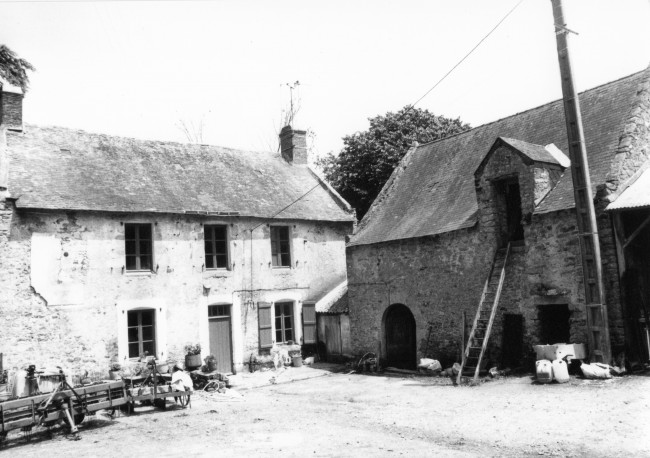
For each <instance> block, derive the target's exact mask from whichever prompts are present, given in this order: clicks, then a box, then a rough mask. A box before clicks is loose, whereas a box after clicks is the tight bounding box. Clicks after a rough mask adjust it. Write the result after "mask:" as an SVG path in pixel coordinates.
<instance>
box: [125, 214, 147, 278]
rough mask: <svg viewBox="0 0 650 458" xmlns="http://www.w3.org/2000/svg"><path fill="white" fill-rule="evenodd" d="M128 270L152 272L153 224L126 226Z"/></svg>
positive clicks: (130, 224)
mask: <svg viewBox="0 0 650 458" xmlns="http://www.w3.org/2000/svg"><path fill="white" fill-rule="evenodd" d="M124 241H125V253H126V270H152V268H153V245H152V238H151V224H134V223H127V224H125V225H124Z"/></svg>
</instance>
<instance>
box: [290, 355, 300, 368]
mask: <svg viewBox="0 0 650 458" xmlns="http://www.w3.org/2000/svg"><path fill="white" fill-rule="evenodd" d="M291 361H292V362H293V367H301V366H302V356H294V357H293V358H291Z"/></svg>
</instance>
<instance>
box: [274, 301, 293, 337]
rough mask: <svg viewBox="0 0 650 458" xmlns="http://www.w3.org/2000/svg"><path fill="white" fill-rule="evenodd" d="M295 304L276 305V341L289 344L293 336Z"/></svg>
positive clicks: (279, 303) (283, 303)
mask: <svg viewBox="0 0 650 458" xmlns="http://www.w3.org/2000/svg"><path fill="white" fill-rule="evenodd" d="M293 329H294V327H293V302H276V303H275V341H276V342H277V343H283V342H288V341H289V340H293V339H294V335H293Z"/></svg>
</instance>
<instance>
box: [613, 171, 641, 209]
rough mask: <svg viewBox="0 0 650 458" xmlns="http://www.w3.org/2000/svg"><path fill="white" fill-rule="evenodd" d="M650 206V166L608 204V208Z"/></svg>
mask: <svg viewBox="0 0 650 458" xmlns="http://www.w3.org/2000/svg"><path fill="white" fill-rule="evenodd" d="M642 207H650V168H648V169H646V170H645V172H643V173H642V174H641V175H640V176H639V177H638V178H637V179H636V181H635V182H634V183H632V184H631V185H630V186H629V187H628V188H627V189H626V190H625V191H623V192H622V193H621V195H620V196H618V198H617V199H616V200H615V201H614V202H613V203H611V204H609V205H608V206H607V210H625V209H628V208H630V209H631V208H642Z"/></svg>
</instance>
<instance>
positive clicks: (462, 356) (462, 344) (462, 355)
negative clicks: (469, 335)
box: [460, 310, 467, 364]
mask: <svg viewBox="0 0 650 458" xmlns="http://www.w3.org/2000/svg"><path fill="white" fill-rule="evenodd" d="M461 319H462V323H461V326H462V327H461V330H460V362H461V364H462V363H463V362H464V361H463V359H465V333H466V332H467V330H466V329H465V327H466V322H467V312H465V311H464V310H463V314H462V317H461Z"/></svg>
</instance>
